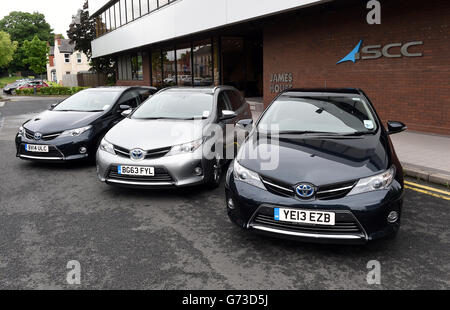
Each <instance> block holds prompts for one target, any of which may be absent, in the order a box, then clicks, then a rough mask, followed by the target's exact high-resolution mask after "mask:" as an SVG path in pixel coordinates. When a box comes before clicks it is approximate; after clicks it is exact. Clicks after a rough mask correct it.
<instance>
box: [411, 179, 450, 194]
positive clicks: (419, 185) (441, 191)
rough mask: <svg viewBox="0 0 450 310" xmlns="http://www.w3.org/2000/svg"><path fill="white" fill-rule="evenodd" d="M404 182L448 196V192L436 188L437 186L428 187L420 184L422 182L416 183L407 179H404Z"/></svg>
mask: <svg viewBox="0 0 450 310" xmlns="http://www.w3.org/2000/svg"><path fill="white" fill-rule="evenodd" d="M405 184H407V185H411V186H415V187H419V188H422V189H426V190H429V191H433V192H437V193H441V194H444V195H449V196H450V192H448V191H444V190H442V189H438V188H434V187H430V186H425V185H422V184H417V183H413V182H409V181H405Z"/></svg>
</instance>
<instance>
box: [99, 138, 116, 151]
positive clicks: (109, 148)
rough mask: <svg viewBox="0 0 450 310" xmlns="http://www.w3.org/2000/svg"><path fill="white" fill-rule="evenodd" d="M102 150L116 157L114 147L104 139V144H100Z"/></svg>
mask: <svg viewBox="0 0 450 310" xmlns="http://www.w3.org/2000/svg"><path fill="white" fill-rule="evenodd" d="M100 149H101V150H102V151H105V152H108V153H110V154H113V155H116V151H114V145H112V144H111V143H109V142H108V141H106V140H105V139H104V138H103V140H102V142H100Z"/></svg>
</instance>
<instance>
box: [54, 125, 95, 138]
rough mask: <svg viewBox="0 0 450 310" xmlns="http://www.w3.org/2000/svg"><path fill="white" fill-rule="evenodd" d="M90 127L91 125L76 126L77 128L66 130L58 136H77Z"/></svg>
mask: <svg viewBox="0 0 450 310" xmlns="http://www.w3.org/2000/svg"><path fill="white" fill-rule="evenodd" d="M91 128H92V126H86V127H81V128H77V129H71V130H66V131H64V132H63V133H62V134H61V135H60V137H66V136H70V137H78V136H80V135H82V134H83V133H85V132H86V131H88V130H89V129H91Z"/></svg>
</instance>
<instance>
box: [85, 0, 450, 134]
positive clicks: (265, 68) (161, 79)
mask: <svg viewBox="0 0 450 310" xmlns="http://www.w3.org/2000/svg"><path fill="white" fill-rule="evenodd" d="M380 2H381V24H380V25H369V24H368V23H367V21H366V15H367V13H368V12H369V10H368V9H367V8H366V3H367V1H363V0H359V1H356V0H334V1H333V0H329V1H307V0H278V1H258V0H246V1H238V0H215V1H211V0H174V1H168V0H165V1H164V0H159V1H156V0H154V1H152V0H120V1H117V0H114V1H105V0H90V1H89V5H90V13H91V16H92V17H93V18H95V19H96V21H97V35H98V38H97V39H96V40H94V41H93V42H92V46H93V55H94V57H99V56H103V55H110V54H113V55H115V56H116V57H117V58H116V59H117V78H118V82H117V83H118V84H119V85H154V86H157V87H160V88H161V87H166V86H171V85H183V86H194V87H195V86H204V85H219V84H229V85H233V86H236V87H237V88H238V89H240V90H241V91H242V92H243V93H244V94H245V96H247V97H262V98H263V102H264V104H265V105H266V106H267V104H269V103H270V101H271V100H272V99H273V98H274V97H275V96H276V94H277V93H278V92H279V91H281V90H282V89H284V88H289V87H359V88H362V89H363V90H364V91H365V92H366V93H367V94H368V95H369V97H370V98H371V99H372V102H373V103H374V105H375V106H376V108H377V111H378V112H379V114H380V116H381V117H382V119H383V120H384V121H387V120H401V121H404V122H405V123H406V124H407V125H408V127H409V128H410V129H412V130H418V131H424V132H431V133H439V134H448V135H450V52H449V50H450V46H449V45H450V43H449V42H450V41H449V32H450V31H449V24H450V18H449V16H450V2H448V1H447V0H431V1H422V0H411V1H408V2H405V1H401V0H389V1H386V0H384V1H383V0H381V1H380ZM351 51H355V52H357V53H356V55H350V56H349V58H345V57H346V56H347V55H348V54H349V53H350V52H351ZM352 56H354V59H353V58H352ZM342 59H344V60H346V59H347V60H348V61H343V62H340V63H339V61H340V60H342ZM353 60H354V61H353Z"/></svg>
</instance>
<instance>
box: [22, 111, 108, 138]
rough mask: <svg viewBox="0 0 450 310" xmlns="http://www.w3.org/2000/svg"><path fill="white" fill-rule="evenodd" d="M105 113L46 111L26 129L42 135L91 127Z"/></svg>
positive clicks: (28, 124) (32, 120) (31, 120)
mask: <svg viewBox="0 0 450 310" xmlns="http://www.w3.org/2000/svg"><path fill="white" fill-rule="evenodd" d="M104 113H105V112H64V111H45V112H42V113H41V114H39V115H37V116H35V117H33V118H32V119H30V120H29V121H28V122H27V123H26V124H25V125H24V127H25V128H26V129H28V130H31V131H33V132H40V133H42V134H49V133H55V132H61V131H64V130H69V129H76V128H80V127H85V126H88V125H91V123H92V122H93V121H95V120H97V119H98V118H99V117H100V116H102V115H103V114H104Z"/></svg>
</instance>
